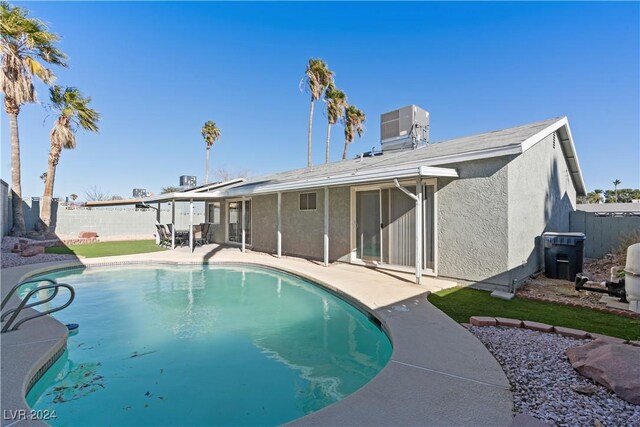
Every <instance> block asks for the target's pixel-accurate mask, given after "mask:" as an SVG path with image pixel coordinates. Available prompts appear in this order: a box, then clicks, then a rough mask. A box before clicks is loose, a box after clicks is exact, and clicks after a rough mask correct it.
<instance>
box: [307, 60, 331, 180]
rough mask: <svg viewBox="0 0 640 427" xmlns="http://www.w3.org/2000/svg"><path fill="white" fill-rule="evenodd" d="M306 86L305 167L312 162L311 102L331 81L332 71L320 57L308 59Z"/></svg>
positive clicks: (322, 92) (319, 96)
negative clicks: (308, 100)
mask: <svg viewBox="0 0 640 427" xmlns="http://www.w3.org/2000/svg"><path fill="white" fill-rule="evenodd" d="M305 74H306V80H307V86H308V87H309V92H311V107H310V109H309V130H308V133H307V167H309V168H310V167H311V165H312V164H313V162H312V160H311V132H312V130H313V103H314V102H315V101H317V100H319V99H320V98H321V97H322V94H324V93H325V91H326V90H327V87H329V85H330V84H332V83H333V72H332V71H330V70H329V67H328V66H327V63H326V62H324V61H323V60H322V59H314V58H311V59H309V64H308V65H307V70H306V71H305Z"/></svg>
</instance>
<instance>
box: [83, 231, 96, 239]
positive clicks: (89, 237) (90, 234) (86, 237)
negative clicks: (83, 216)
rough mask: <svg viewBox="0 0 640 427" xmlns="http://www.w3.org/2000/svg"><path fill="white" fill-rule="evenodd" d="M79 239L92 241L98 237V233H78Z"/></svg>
mask: <svg viewBox="0 0 640 427" xmlns="http://www.w3.org/2000/svg"><path fill="white" fill-rule="evenodd" d="M78 237H79V238H81V239H92V238H95V237H98V233H96V232H95V231H81V232H80V233H78Z"/></svg>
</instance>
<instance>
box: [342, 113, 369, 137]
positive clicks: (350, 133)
mask: <svg viewBox="0 0 640 427" xmlns="http://www.w3.org/2000/svg"><path fill="white" fill-rule="evenodd" d="M366 119H367V118H366V116H365V114H364V112H362V111H361V110H359V109H358V108H357V107H356V106H355V105H349V106H348V107H347V108H346V109H345V113H344V119H343V122H344V136H345V139H346V141H347V142H348V143H351V142H353V139H354V138H355V134H356V133H357V134H358V136H359V137H361V138H362V135H364V131H365V128H364V122H365V120H366Z"/></svg>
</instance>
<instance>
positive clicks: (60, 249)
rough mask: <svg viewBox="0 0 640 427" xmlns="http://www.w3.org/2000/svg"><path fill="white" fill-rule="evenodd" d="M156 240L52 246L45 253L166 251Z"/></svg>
mask: <svg viewBox="0 0 640 427" xmlns="http://www.w3.org/2000/svg"><path fill="white" fill-rule="evenodd" d="M164 250H166V249H165V248H162V247H160V246H158V245H156V242H155V241H154V240H123V241H116V242H99V243H90V244H86V245H69V246H52V247H50V248H45V253H48V254H61V255H77V256H82V257H86V258H96V257H103V256H115V255H130V254H141V253H146V252H158V251H164Z"/></svg>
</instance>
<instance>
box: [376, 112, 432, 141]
mask: <svg viewBox="0 0 640 427" xmlns="http://www.w3.org/2000/svg"><path fill="white" fill-rule="evenodd" d="M428 142H429V112H428V111H427V110H423V109H422V108H420V107H418V106H415V105H409V106H408V107H403V108H399V109H397V110H394V111H390V112H388V113H384V114H382V115H381V116H380V145H382V151H383V152H389V151H399V150H411V149H414V148H417V147H418V146H420V145H424V144H427V143H428Z"/></svg>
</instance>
